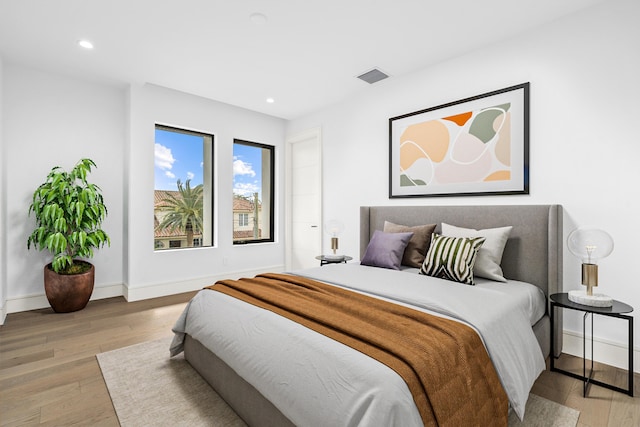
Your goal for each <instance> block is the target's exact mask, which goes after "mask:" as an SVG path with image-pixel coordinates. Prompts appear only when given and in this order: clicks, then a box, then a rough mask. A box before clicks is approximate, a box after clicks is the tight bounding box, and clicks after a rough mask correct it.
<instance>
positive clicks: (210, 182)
mask: <svg viewBox="0 0 640 427" xmlns="http://www.w3.org/2000/svg"><path fill="white" fill-rule="evenodd" d="M153 129H154V135H155V132H156V131H157V130H162V131H166V132H174V133H181V134H186V135H191V136H197V137H201V138H203V139H204V138H207V137H208V138H210V139H211V143H210V144H207V143H206V142H204V141H203V148H202V162H203V172H202V181H203V182H202V186H203V207H202V221H203V224H204V225H205V227H206V226H207V225H208V226H209V228H210V233H207V234H210V240H211V242H210V244H208V245H206V246H203V245H202V244H203V243H204V241H205V230H204V229H203V230H202V234H200V237H199V238H200V241H201V246H195V245H194V246H188V245H187V246H181V247H170V245H169V244H168V242H169V240H167V245H166V246H165V247H163V248H156V245H155V243H154V249H153V251H154V252H157V253H160V252H165V251H169V250H176V249H203V248H205V249H206V248H214V247H215V246H216V240H215V237H216V235H215V211H216V204H215V182H216V175H215V173H216V167H215V144H216V137H215V135H214V134H213V133H211V132H204V131H198V130H194V129H188V128H182V127H177V126H170V125H165V124H162V123H158V122H156V123H155V124H154V128H153ZM154 144H155V137H154ZM207 158H209V165H208V167H209V173H208V174H207V173H206V169H207ZM154 170H155V166H154ZM153 187H154V188H153V191H154V192H155V191H156V188H155V180H154V186H153ZM207 187H208V188H209V191H208V194H209V206H206V205H207V203H206V197H205V195H206V194H207V191H206V190H207ZM207 210H208V211H210V214H209V215H205V213H206V211H207ZM154 214H155V209H154ZM155 240H156V237H155V228H154V241H155ZM194 240H195V236H194Z"/></svg>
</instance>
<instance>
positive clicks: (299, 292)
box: [207, 273, 508, 427]
mask: <svg viewBox="0 0 640 427" xmlns="http://www.w3.org/2000/svg"><path fill="white" fill-rule="evenodd" d="M207 289H211V290H214V291H218V292H222V293H225V294H227V295H230V296H233V297H236V298H238V299H240V300H242V301H245V302H248V303H250V304H253V305H255V306H258V307H262V308H264V309H267V310H270V311H273V312H275V313H277V314H279V315H282V316H284V317H286V318H288V319H291V320H293V321H296V322H298V323H300V324H302V325H304V326H306V327H308V328H309V329H312V330H314V331H316V332H319V333H322V334H324V335H326V336H328V337H330V338H332V339H334V340H336V341H339V342H341V343H343V344H345V345H348V346H350V347H352V348H354V349H356V350H358V351H360V352H362V353H364V354H367V355H368V356H370V357H372V358H374V359H376V360H378V361H380V362H381V363H384V364H385V365H387V366H388V367H390V368H391V369H393V370H394V371H395V372H397V373H398V374H399V375H400V376H401V377H402V378H403V379H404V380H405V382H406V383H407V385H408V387H409V390H410V391H411V394H412V396H413V399H414V401H415V403H416V406H417V408H418V411H419V412H420V415H421V417H422V420H423V422H424V425H425V426H456V427H457V426H489V425H490V426H506V425H507V413H508V400H507V395H506V393H505V392H504V389H503V388H502V385H501V384H500V380H499V378H498V375H497V373H496V371H495V368H494V367H493V364H492V363H491V360H490V359H489V356H488V354H487V351H486V350H485V348H484V345H483V344H482V341H481V340H480V338H479V337H478V335H477V333H476V332H475V331H474V330H473V329H471V328H470V327H468V326H466V325H464V324H461V323H459V322H456V321H453V320H449V319H443V318H441V317H437V316H433V315H430V314H426V313H423V312H420V311H417V310H412V309H410V308H407V307H404V306H401V305H397V304H393V303H390V302H387V301H383V300H379V299H377V298H373V297H369V296H366V295H362V294H360V293H357V292H352V291H348V290H345V289H342V288H338V287H335V286H331V285H328V284H325V283H321V282H318V281H315V280H311V279H307V278H304V277H299V276H292V275H287V274H274V273H268V274H261V275H258V276H256V277H255V278H253V279H248V278H247V279H240V280H222V281H219V282H217V283H216V284H215V285H213V286H209V287H207Z"/></svg>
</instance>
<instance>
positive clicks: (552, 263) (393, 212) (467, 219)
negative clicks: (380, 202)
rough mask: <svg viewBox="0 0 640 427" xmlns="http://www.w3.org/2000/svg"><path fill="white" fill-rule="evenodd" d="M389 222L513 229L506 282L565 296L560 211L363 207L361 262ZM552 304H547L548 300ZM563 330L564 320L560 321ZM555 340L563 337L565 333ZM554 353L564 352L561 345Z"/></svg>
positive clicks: (505, 265) (537, 207)
mask: <svg viewBox="0 0 640 427" xmlns="http://www.w3.org/2000/svg"><path fill="white" fill-rule="evenodd" d="M385 221H390V222H393V223H396V224H402V225H409V226H412V225H421V224H437V227H436V232H437V233H438V232H440V227H441V225H440V224H441V223H442V222H446V223H447V224H451V225H455V226H458V227H466V228H475V229H481V228H495V227H505V226H508V225H511V226H512V227H513V229H512V230H511V233H510V236H509V240H508V241H507V244H506V246H505V250H504V254H503V256H502V269H503V271H504V275H505V277H507V278H509V279H514V280H521V281H523V282H528V283H532V284H534V285H536V286H538V287H539V288H541V289H542V290H543V291H544V293H545V295H546V296H547V297H548V296H549V295H551V294H553V293H556V292H562V247H563V246H562V245H563V237H562V206H561V205H503V206H500V205H497V206H362V207H360V258H362V256H363V255H364V251H365V250H366V248H367V245H368V244H369V239H370V238H371V236H372V235H373V232H374V231H375V230H382V229H383V226H384V222H385ZM547 301H548V299H547ZM556 317H557V318H559V320H560V321H558V322H557V325H556V326H558V331H562V322H561V316H556ZM556 337H559V339H561V338H562V334H561V333H557V334H556ZM555 348H556V349H558V350H557V351H559V349H562V344H561V341H558V342H556V345H555Z"/></svg>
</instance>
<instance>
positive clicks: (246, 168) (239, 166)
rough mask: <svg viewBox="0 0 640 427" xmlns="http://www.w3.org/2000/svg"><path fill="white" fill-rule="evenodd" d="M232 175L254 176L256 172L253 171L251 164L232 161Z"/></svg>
mask: <svg viewBox="0 0 640 427" xmlns="http://www.w3.org/2000/svg"><path fill="white" fill-rule="evenodd" d="M233 174H234V175H249V176H252V177H253V176H256V172H255V171H254V170H253V167H252V166H251V163H245V162H243V161H242V160H237V159H236V160H234V161H233Z"/></svg>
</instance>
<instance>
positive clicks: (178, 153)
mask: <svg viewBox="0 0 640 427" xmlns="http://www.w3.org/2000/svg"><path fill="white" fill-rule="evenodd" d="M214 143H215V142H214ZM202 144H203V141H202V137H199V136H195V135H188V134H183V133H179V132H171V131H166V130H161V129H156V133H155V167H154V170H155V189H156V190H176V189H177V185H176V182H177V181H178V179H180V180H181V181H182V182H183V183H184V182H186V181H187V179H191V186H192V187H195V186H196V185H199V184H202V174H203V167H202V165H203V163H202ZM261 156H262V153H261V149H260V148H256V147H251V146H247V145H242V144H234V148H233V186H234V189H233V191H234V193H236V194H240V195H245V196H251V195H252V194H253V193H254V192H256V191H257V192H258V193H260V177H261V176H262V171H261V167H262V162H261Z"/></svg>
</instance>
